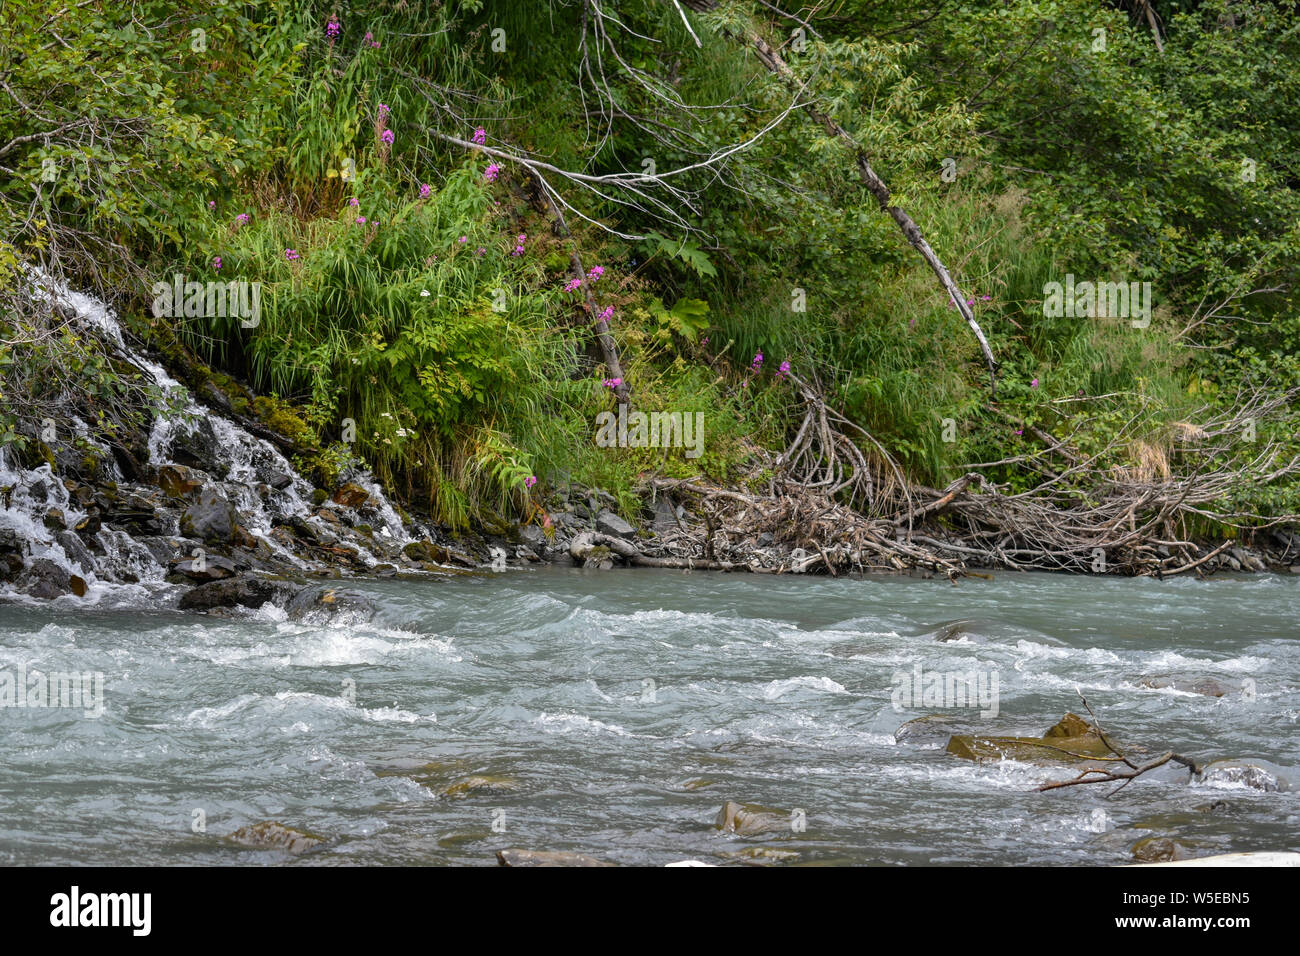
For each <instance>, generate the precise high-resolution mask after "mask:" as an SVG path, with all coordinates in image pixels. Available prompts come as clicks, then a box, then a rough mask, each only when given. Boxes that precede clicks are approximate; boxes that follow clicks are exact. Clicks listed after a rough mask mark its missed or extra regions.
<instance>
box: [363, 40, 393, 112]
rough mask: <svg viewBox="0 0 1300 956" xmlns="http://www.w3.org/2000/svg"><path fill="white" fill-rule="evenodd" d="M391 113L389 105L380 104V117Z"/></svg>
mask: <svg viewBox="0 0 1300 956" xmlns="http://www.w3.org/2000/svg"><path fill="white" fill-rule="evenodd" d="M369 35H370V34H368V33H367V34H366V36H369ZM391 112H392V110H390V109H389V108H388V104H387V103H380V104H379V115H380V116H387V115H388V114H389V113H391Z"/></svg>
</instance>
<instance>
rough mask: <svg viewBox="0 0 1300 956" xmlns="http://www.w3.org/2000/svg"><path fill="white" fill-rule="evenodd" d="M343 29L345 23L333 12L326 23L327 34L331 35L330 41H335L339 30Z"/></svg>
mask: <svg viewBox="0 0 1300 956" xmlns="http://www.w3.org/2000/svg"><path fill="white" fill-rule="evenodd" d="M342 29H343V25H342V24H341V23H339V18H338V17H336V16H335V15H334V14H332V13H331V14H330V22H329V23H327V24H325V35H326V36H327V37H329V39H330V43H333V42H334V41H335V39H337V38H338V35H339V31H340V30H342Z"/></svg>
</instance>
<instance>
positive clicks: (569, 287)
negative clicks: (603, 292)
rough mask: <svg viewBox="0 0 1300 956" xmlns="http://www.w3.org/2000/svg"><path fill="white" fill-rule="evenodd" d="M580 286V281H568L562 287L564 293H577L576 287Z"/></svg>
mask: <svg viewBox="0 0 1300 956" xmlns="http://www.w3.org/2000/svg"><path fill="white" fill-rule="evenodd" d="M580 285H582V280H581V279H570V280H569V281H568V282H567V283H566V284H565V286H564V291H565V292H577V291H578V286H580Z"/></svg>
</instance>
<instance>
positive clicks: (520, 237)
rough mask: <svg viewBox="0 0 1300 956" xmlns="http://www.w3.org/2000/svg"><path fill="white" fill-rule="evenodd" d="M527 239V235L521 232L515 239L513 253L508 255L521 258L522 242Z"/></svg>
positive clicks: (522, 251) (522, 252)
mask: <svg viewBox="0 0 1300 956" xmlns="http://www.w3.org/2000/svg"><path fill="white" fill-rule="evenodd" d="M527 238H528V233H526V232H521V233H520V234H519V235H518V236H517V237H516V238H515V251H514V252H512V253H510V254H511V255H512V256H522V255H523V254H524V240H525V239H527Z"/></svg>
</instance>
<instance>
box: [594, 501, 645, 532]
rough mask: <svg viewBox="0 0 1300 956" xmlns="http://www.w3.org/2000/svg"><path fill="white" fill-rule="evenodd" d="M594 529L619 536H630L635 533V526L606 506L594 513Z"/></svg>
mask: <svg viewBox="0 0 1300 956" xmlns="http://www.w3.org/2000/svg"><path fill="white" fill-rule="evenodd" d="M596 530H597V531H600V532H603V533H604V534H612V535H615V536H616V537H620V538H631V537H633V536H634V535H635V534H636V529H635V528H633V527H632V526H631V525H630V524H628V523H627V522H626V521H624V520H623V519H622V518H620V517H619V516H618V515H616V514H614V512H612V511H610V510H609V509H608V508H606V509H604V510H602V511H601V512H600V513H599V514H598V515H596Z"/></svg>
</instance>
